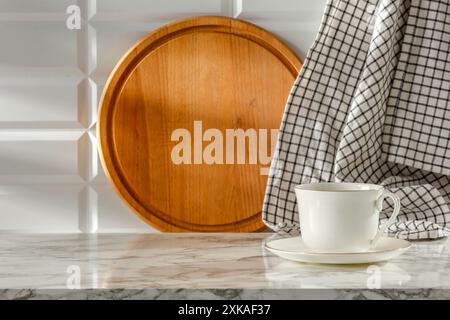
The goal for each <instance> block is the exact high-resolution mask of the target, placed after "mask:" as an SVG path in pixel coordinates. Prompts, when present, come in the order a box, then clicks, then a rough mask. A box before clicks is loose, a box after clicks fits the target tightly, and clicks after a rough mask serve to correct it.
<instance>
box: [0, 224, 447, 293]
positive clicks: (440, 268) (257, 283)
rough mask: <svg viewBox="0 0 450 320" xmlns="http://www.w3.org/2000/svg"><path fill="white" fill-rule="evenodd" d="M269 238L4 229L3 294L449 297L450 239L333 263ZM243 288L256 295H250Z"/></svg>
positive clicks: (0, 243) (0, 242)
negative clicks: (392, 255) (277, 247)
mask: <svg viewBox="0 0 450 320" xmlns="http://www.w3.org/2000/svg"><path fill="white" fill-rule="evenodd" d="M273 237H274V235H273V234H270V233H252V234H249V233H248V234H242V233H241V234H238V233H234V234H231V233H228V234H173V233H172V234H58V235H56V234H54V235H49V234H34V235H30V234H2V235H0V298H33V297H34V298H36V297H39V294H40V295H43V296H46V297H50V295H53V296H54V297H55V296H56V297H59V298H64V297H66V296H68V295H69V296H70V295H71V296H74V295H75V296H77V295H78V297H79V295H80V294H82V295H86V294H91V295H100V296H99V297H102V296H103V297H105V296H109V297H110V296H111V294H113V297H115V298H117V297H118V296H121V297H122V298H123V297H125V298H127V297H130V296H133V297H142V296H143V295H144V296H147V297H150V298H161V297H164V296H166V297H167V298H170V297H173V294H178V295H179V294H181V295H183V294H185V295H187V293H186V292H191V293H190V294H189V295H188V296H189V297H194V298H195V297H197V298H199V297H200V296H201V297H204V296H205V294H206V296H208V295H213V296H216V297H217V296H218V297H219V298H220V297H226V296H227V295H229V297H232V298H233V297H234V298H243V297H247V298H252V297H253V298H254V297H262V295H263V296H264V295H265V296H266V297H267V296H269V297H270V296H271V295H272V296H273V295H274V294H277V293H276V292H280V291H279V290H284V294H285V295H288V296H289V295H290V296H292V294H293V292H294V291H295V292H297V293H298V292H301V290H303V293H305V292H309V293H310V294H309V297H310V296H311V295H317V294H318V292H317V290H316V289H323V290H324V291H321V293H320V294H321V295H323V294H326V295H331V297H336V296H340V297H343V296H345V297H347V296H346V295H348V294H350V293H351V294H352V296H351V298H355V297H358V295H360V297H366V298H367V297H368V296H370V295H380V296H385V297H389V298H392V297H394V298H395V297H401V296H402V295H413V296H418V297H423V296H433V295H440V296H443V295H445V296H446V297H447V296H450V294H449V292H450V245H449V240H447V239H441V240H435V241H420V242H414V243H413V246H412V247H411V248H410V249H409V250H408V251H407V252H406V253H404V254H403V255H401V256H400V257H398V258H396V259H394V260H391V261H388V262H384V263H378V264H374V265H371V266H368V265H348V266H338V265H312V264H302V263H297V262H292V261H287V260H283V259H281V258H279V257H277V256H274V255H273V254H271V253H269V252H268V251H266V250H265V249H264V247H263V246H264V242H265V241H267V240H270V239H271V238H273ZM212 288H214V289H212ZM73 289H75V290H73ZM313 289H314V290H313ZM373 289H375V290H373ZM445 289H449V290H445ZM83 290H84V291H83ZM96 290H97V291H96ZM127 290H128V291H127ZM146 290H147V291H146ZM189 290H191V291H189ZM214 290H215V291H214ZM233 290H234V291H233ZM236 290H237V291H236ZM246 290H247V291H246ZM252 290H253V291H252ZM292 290H294V291H292ZM296 290H297V291H296ZM299 290H300V291H299ZM183 292H184V293H183ZM202 292H203V293H202ZM249 292H253V295H247V296H246V295H245V294H247V293H249ZM200 293H202V294H200ZM114 294H115V295H116V296H114ZM199 294H200V296H199ZM171 295H172V296H171ZM235 295H237V296H235ZM361 295H362V296H361ZM278 296H279V295H278Z"/></svg>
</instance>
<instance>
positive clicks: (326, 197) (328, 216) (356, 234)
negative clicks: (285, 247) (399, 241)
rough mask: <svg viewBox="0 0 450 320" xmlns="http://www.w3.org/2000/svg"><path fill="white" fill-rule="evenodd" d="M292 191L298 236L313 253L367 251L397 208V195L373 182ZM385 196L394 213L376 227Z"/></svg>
mask: <svg viewBox="0 0 450 320" xmlns="http://www.w3.org/2000/svg"><path fill="white" fill-rule="evenodd" d="M295 194H296V196H297V203H298V210H299V218H300V219H299V221H300V232H301V237H302V240H303V242H304V244H305V245H306V246H307V247H308V248H310V249H311V250H312V251H314V252H321V253H354V252H364V251H367V250H369V249H370V248H371V247H374V246H375V245H376V244H377V242H378V240H379V239H380V237H381V236H382V235H383V234H384V232H385V231H386V229H387V228H388V227H389V226H390V225H391V224H392V223H393V222H394V221H395V219H396V218H397V215H398V213H399V211H400V200H399V198H398V197H397V196H396V195H395V194H393V193H391V192H389V191H387V190H385V189H384V188H383V187H382V186H380V185H375V184H364V183H312V184H302V185H298V186H296V187H295ZM386 197H389V198H391V199H392V200H393V201H394V212H393V213H392V216H391V217H390V218H389V219H388V221H387V222H386V223H384V224H383V225H382V226H381V227H380V228H378V225H379V216H380V211H381V209H382V206H383V200H384V198H386Z"/></svg>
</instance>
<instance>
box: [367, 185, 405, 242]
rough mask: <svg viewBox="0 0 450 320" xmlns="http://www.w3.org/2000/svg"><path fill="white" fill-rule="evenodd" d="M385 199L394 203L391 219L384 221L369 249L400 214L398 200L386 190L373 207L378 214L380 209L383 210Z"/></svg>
mask: <svg viewBox="0 0 450 320" xmlns="http://www.w3.org/2000/svg"><path fill="white" fill-rule="evenodd" d="M385 198H391V199H392V200H393V201H394V212H393V213H392V215H391V217H390V218H389V219H388V221H386V222H385V223H384V224H383V225H382V226H381V228H380V229H379V230H378V232H377V234H376V235H375V238H373V240H372V242H371V243H370V247H371V248H373V247H374V246H376V244H377V243H378V241H379V240H380V238H381V236H382V235H383V234H384V233H385V232H386V230H387V228H389V226H390V225H391V224H393V223H394V221H395V219H397V216H398V214H399V212H400V199H399V197H398V196H397V195H395V194H393V193H392V192H389V191H387V190H383V193H382V194H381V195H380V197H379V198H378V199H377V200H376V202H375V205H376V208H377V210H378V211H379V212H381V209H383V201H384V199H385Z"/></svg>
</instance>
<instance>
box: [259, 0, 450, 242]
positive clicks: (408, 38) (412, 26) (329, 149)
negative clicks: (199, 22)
mask: <svg viewBox="0 0 450 320" xmlns="http://www.w3.org/2000/svg"><path fill="white" fill-rule="evenodd" d="M449 104H450V6H449V1H448V0H445V1H444V0H442V1H438V0H433V1H424V0H411V1H410V0H379V1H377V0H358V1H353V0H329V1H328V4H327V6H326V9H325V13H324V17H323V20H322V23H321V27H320V30H319V33H318V35H317V37H316V39H315V42H314V44H313V46H312V47H311V48H310V50H309V52H308V56H307V58H306V60H305V63H304V65H303V68H302V70H301V72H300V74H299V76H298V78H297V80H296V82H295V84H294V87H293V88H292V90H291V93H290V95H289V98H288V101H287V106H286V110H285V113H284V116H283V120H282V124H281V129H280V136H279V140H278V144H277V147H276V150H275V154H274V156H273V160H272V166H271V170H270V173H269V179H268V185H267V190H266V197H265V201H264V207H263V220H264V221H265V223H266V224H267V225H268V226H269V227H271V228H272V229H274V230H275V231H277V232H286V233H292V234H293V233H298V231H299V225H298V213H297V205H296V198H295V193H294V186H295V185H297V184H302V183H311V182H325V181H338V182H341V181H344V182H368V183H377V184H382V185H384V186H385V187H386V188H388V189H389V190H390V191H392V192H395V193H396V194H397V195H398V196H399V197H400V200H401V204H402V210H401V213H400V215H399V217H398V222H397V223H396V224H395V225H393V226H391V228H390V230H389V231H390V233H391V235H395V236H397V237H400V238H408V239H424V238H439V237H443V236H447V235H449V234H450V229H448V228H450V209H449V205H448V203H449V202H450V105H449ZM391 211H392V207H391V206H390V205H389V206H386V209H384V210H383V212H382V214H381V219H386V218H387V217H388V216H389V215H390V213H391Z"/></svg>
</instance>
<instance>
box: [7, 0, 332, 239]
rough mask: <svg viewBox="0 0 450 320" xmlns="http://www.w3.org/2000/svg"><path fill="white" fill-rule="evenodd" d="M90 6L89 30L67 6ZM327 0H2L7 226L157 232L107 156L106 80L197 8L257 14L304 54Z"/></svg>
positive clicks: (255, 18)
mask: <svg viewBox="0 0 450 320" xmlns="http://www.w3.org/2000/svg"><path fill="white" fill-rule="evenodd" d="M72 4H77V5H79V6H80V8H81V10H82V16H83V25H82V28H81V30H69V29H68V28H67V27H66V19H67V17H68V14H66V9H67V7H68V6H70V5H72ZM324 7H325V0H271V1H269V0H79V1H77V0H0V231H2V232H7V231H8V232H154V229H153V228H151V227H150V226H148V225H146V224H145V223H143V222H141V221H140V220H139V219H138V218H137V217H136V216H135V215H134V214H133V213H132V212H131V211H130V210H129V209H128V208H127V207H126V206H125V205H124V204H122V202H121V200H120V199H119V198H118V196H116V194H115V193H114V191H113V190H112V189H111V187H110V185H109V183H108V181H107V180H106V177H105V175H104V173H103V171H102V169H101V166H100V164H99V160H98V156H97V151H96V144H97V141H96V137H95V126H96V118H97V104H98V100H99V97H100V96H101V93H102V90H103V86H104V83H105V81H106V79H107V77H108V75H109V73H110V72H111V70H112V69H113V67H114V65H115V64H116V62H117V61H118V59H119V58H120V57H121V56H122V55H123V54H124V53H125V52H126V51H127V49H128V48H129V47H130V46H131V45H132V44H133V43H135V42H136V41H137V40H139V39H140V38H142V37H144V36H145V35H146V34H147V33H149V32H150V31H152V30H153V29H155V28H157V27H159V26H161V25H163V24H165V23H167V22H170V21H173V20H177V19H181V18H185V17H190V16H197V15H223V16H230V17H236V18H240V19H243V20H247V21H250V22H252V23H255V24H257V25H259V26H262V27H264V28H266V29H267V30H269V31H271V32H273V33H274V34H276V35H278V36H279V37H280V38H282V39H283V40H284V41H286V43H287V44H288V45H290V46H291V47H292V48H293V49H294V50H295V51H296V52H297V53H298V54H299V56H300V57H301V58H302V59H304V58H305V56H306V52H307V50H308V48H309V46H310V45H311V44H312V42H313V40H314V37H315V34H316V33H317V30H318V27H319V24H320V20H321V17H322V13H323V10H324Z"/></svg>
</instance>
